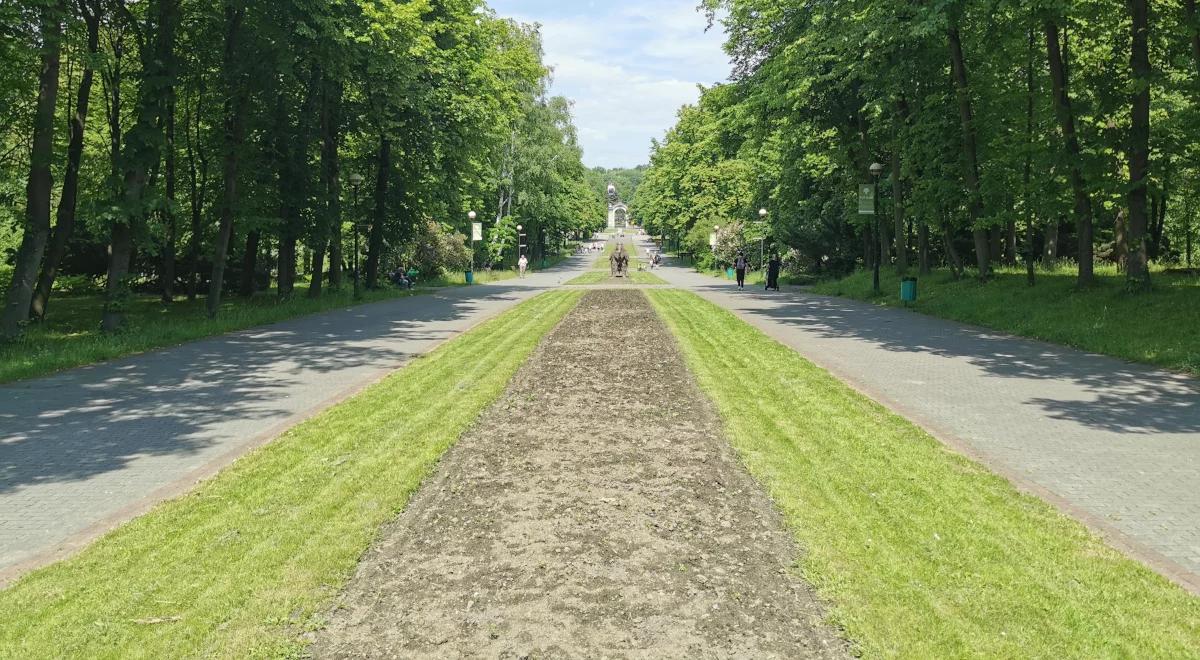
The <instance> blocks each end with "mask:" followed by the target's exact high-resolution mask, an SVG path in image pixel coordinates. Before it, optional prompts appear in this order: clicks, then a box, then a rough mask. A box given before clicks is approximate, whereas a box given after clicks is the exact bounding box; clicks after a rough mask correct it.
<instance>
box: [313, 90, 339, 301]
mask: <svg viewBox="0 0 1200 660" xmlns="http://www.w3.org/2000/svg"><path fill="white" fill-rule="evenodd" d="M341 95H342V88H341V86H340V85H339V84H335V83H333V82H331V81H329V80H327V79H324V78H323V79H322V82H321V185H320V200H319V202H318V210H317V221H316V223H315V228H314V236H313V243H314V245H313V263H312V280H311V283H310V284H309V288H308V296H309V297H310V298H318V297H320V296H321V291H322V288H323V284H324V278H325V255H326V251H327V250H328V251H330V252H331V253H332V249H331V242H332V236H333V225H334V219H333V218H334V217H335V216H336V215H337V213H338V205H337V204H336V203H335V200H334V199H333V198H332V196H333V191H336V190H337V183H336V182H337V176H338V174H337V132H338V129H337V124H338V109H337V108H338V104H340V102H341ZM331 260H332V257H331ZM332 270H333V268H332V264H331V267H330V271H332Z"/></svg>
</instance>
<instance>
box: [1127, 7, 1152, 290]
mask: <svg viewBox="0 0 1200 660" xmlns="http://www.w3.org/2000/svg"><path fill="white" fill-rule="evenodd" d="M1128 2H1129V13H1130V16H1131V18H1132V19H1133V20H1132V28H1133V35H1132V36H1133V39H1132V46H1131V48H1130V60H1129V61H1130V69H1131V74H1132V80H1133V90H1134V91H1133V99H1132V103H1131V116H1130V118H1131V124H1130V129H1129V193H1128V201H1129V269H1128V272H1127V274H1126V277H1127V278H1128V283H1129V288H1130V289H1133V290H1144V289H1147V288H1149V286H1150V265H1149V262H1148V259H1147V254H1146V249H1147V245H1146V227H1147V223H1148V218H1147V215H1146V195H1147V183H1148V181H1147V174H1148V172H1147V170H1148V169H1149V165H1150V74H1151V71H1150V44H1149V33H1150V24H1149V15H1148V13H1149V7H1148V6H1147V5H1148V4H1149V3H1148V0H1128Z"/></svg>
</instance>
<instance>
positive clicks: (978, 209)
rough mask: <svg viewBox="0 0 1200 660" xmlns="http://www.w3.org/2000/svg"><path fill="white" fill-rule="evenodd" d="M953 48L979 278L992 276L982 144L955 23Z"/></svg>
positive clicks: (949, 37)
mask: <svg viewBox="0 0 1200 660" xmlns="http://www.w3.org/2000/svg"><path fill="white" fill-rule="evenodd" d="M946 40H947V43H948V44H949V47H950V64H951V70H952V71H953V73H954V85H955V90H956V92H957V94H958V112H959V119H960V121H961V123H962V137H963V142H962V144H963V180H964V181H966V184H967V195H968V199H967V211H968V213H969V215H970V224H971V231H972V233H973V234H974V236H975V262H976V264H977V265H978V268H979V277H980V279H987V278H989V277H991V268H992V265H991V256H990V251H989V245H988V233H987V230H985V229H984V228H983V227H981V226H980V225H979V223H980V220H981V218H980V216H982V215H983V196H982V193H981V190H980V186H979V146H978V139H977V134H976V130H975V113H974V111H973V109H972V101H971V86H970V83H969V82H968V77H967V63H966V59H965V58H964V57H963V48H962V37H961V35H960V33H959V28H958V25H957V24H956V23H954V22H952V23H951V24H950V27H949V28H948V29H947V31H946Z"/></svg>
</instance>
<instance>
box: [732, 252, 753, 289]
mask: <svg viewBox="0 0 1200 660" xmlns="http://www.w3.org/2000/svg"><path fill="white" fill-rule="evenodd" d="M747 266H749V263H748V262H747V261H746V255H745V254H744V253H741V252H738V255H737V259H735V260H734V262H733V269H734V270H735V271H737V286H738V288H739V289H745V288H746V267H747Z"/></svg>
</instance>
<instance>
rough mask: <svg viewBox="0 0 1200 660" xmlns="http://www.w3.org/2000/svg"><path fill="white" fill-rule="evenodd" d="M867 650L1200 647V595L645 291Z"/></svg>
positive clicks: (918, 433) (836, 610) (792, 356)
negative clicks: (1196, 596) (1172, 581)
mask: <svg viewBox="0 0 1200 660" xmlns="http://www.w3.org/2000/svg"><path fill="white" fill-rule="evenodd" d="M648 295H649V297H650V299H651V301H652V302H653V303H654V305H655V307H656V308H657V309H658V311H659V313H660V314H661V315H662V316H663V318H664V319H665V320H666V322H667V324H668V325H669V326H670V327H671V329H672V331H673V332H674V333H675V334H676V336H677V337H678V338H679V341H680V344H681V345H682V348H683V352H684V354H685V356H686V358H687V361H688V364H689V366H690V367H691V369H692V370H693V372H694V373H695V374H696V375H697V377H698V379H699V382H700V384H701V386H702V387H703V389H704V390H705V392H707V393H708V395H709V396H710V397H712V399H713V400H714V402H715V403H716V405H717V407H718V409H719V411H720V413H721V415H722V418H723V419H724V421H725V428H726V431H727V434H728V437H729V438H730V440H731V442H732V443H733V445H734V446H735V447H736V449H737V451H738V452H739V454H740V455H741V457H742V459H743V460H744V461H745V463H746V465H747V466H748V467H749V469H750V471H751V472H752V473H753V474H754V475H755V477H757V478H758V479H759V481H760V482H761V483H762V484H764V485H765V487H766V488H767V489H768V491H769V492H770V494H771V496H772V497H773V498H774V500H775V502H776V503H777V504H778V506H779V508H780V509H781V511H782V512H783V514H784V516H785V518H786V520H787V523H788V526H789V528H790V529H791V530H792V532H793V533H794V535H795V536H796V538H797V540H798V541H799V543H800V544H801V546H802V547H803V548H804V549H805V555H804V558H803V560H802V570H803V573H804V576H805V577H806V578H807V579H808V580H809V581H810V582H811V583H812V584H813V585H814V586H815V587H816V588H817V590H818V592H819V593H820V594H821V595H822V597H823V598H825V599H826V600H827V601H828V602H829V603H830V604H831V617H832V619H833V622H834V623H836V624H838V625H840V626H842V627H843V628H844V629H845V631H846V633H847V635H848V636H849V637H850V638H851V640H852V641H853V642H855V643H856V644H857V645H858V646H859V648H860V649H861V651H862V652H863V654H864V655H866V656H868V657H880V656H885V657H908V658H945V657H1053V658H1062V657H1074V658H1101V657H1160V658H1183V657H1189V656H1190V657H1194V654H1195V651H1196V649H1197V648H1200V598H1194V597H1192V596H1190V595H1189V594H1187V593H1186V592H1185V591H1183V590H1182V589H1180V588H1178V587H1176V586H1175V585H1173V584H1171V583H1170V582H1168V581H1167V580H1166V579H1165V578H1162V577H1161V576H1159V575H1158V574H1156V573H1154V572H1152V571H1150V570H1149V569H1147V568H1145V567H1144V566H1142V565H1141V564H1138V563H1137V562H1134V561H1132V560H1130V559H1128V558H1126V557H1125V556H1123V555H1122V554H1120V553H1118V552H1117V551H1115V550H1113V549H1111V548H1109V547H1108V546H1106V545H1105V544H1104V543H1103V542H1102V541H1101V540H1099V539H1098V538H1097V537H1095V536H1094V535H1093V534H1091V533H1090V532H1089V531H1088V530H1087V529H1086V528H1084V527H1083V526H1082V525H1080V524H1079V523H1077V522H1075V521H1073V520H1071V519H1069V518H1067V517H1065V516H1063V515H1061V514H1059V513H1058V512H1057V511H1056V510H1054V509H1053V508H1052V507H1050V506H1049V505H1047V504H1045V503H1044V502H1042V501H1040V500H1038V499H1036V498H1033V497H1029V496H1025V495H1022V494H1020V493H1018V492H1017V491H1016V490H1015V489H1014V488H1013V487H1012V486H1011V484H1009V483H1008V482H1007V481H1005V480H1003V479H1001V478H999V477H997V476H995V475H993V474H991V473H989V472H988V471H987V470H986V469H984V468H983V467H981V466H979V465H978V464H975V463H973V462H971V461H969V460H967V459H966V458H963V457H962V456H960V455H958V454H955V453H953V452H950V451H948V450H947V449H945V448H944V447H943V446H942V445H941V444H940V443H938V442H937V441H936V440H935V439H934V438H932V437H930V436H929V435H928V434H926V433H925V432H923V431H922V430H920V429H919V428H917V427H916V426H914V425H913V424H911V423H909V422H907V421H906V420H904V419H902V418H900V417H898V416H896V415H894V414H892V413H891V412H889V411H888V410H887V409H885V408H884V407H882V406H880V405H878V404H876V403H874V402H872V401H871V400H869V399H867V398H866V397H864V396H862V395H860V394H858V393H856V392H854V391H853V390H851V389H850V388H849V387H847V386H846V385H844V384H843V383H841V382H840V381H838V380H837V379H835V378H833V377H832V376H830V375H829V374H828V373H826V372H824V371H822V370H820V369H818V368H817V367H815V366H814V365H812V364H811V363H809V362H808V361H806V360H804V359H803V358H801V357H800V355H799V354H797V353H795V352H794V351H792V350H790V349H788V348H787V347H785V346H783V345H781V344H779V343H777V342H775V341H772V340H771V339H769V338H767V337H766V336H765V335H763V334H762V333H761V332H759V331H758V330H756V329H754V328H752V327H751V326H749V325H747V324H746V323H744V322H743V321H741V320H739V319H738V318H736V317H735V316H734V315H732V314H730V313H729V312H726V311H725V310H722V309H720V308H718V307H717V306H715V305H713V304H711V303H709V302H707V301H705V300H703V299H701V298H699V297H698V296H695V295H693V294H691V293H687V292H682V291H668V290H656V291H650V292H648Z"/></svg>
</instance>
